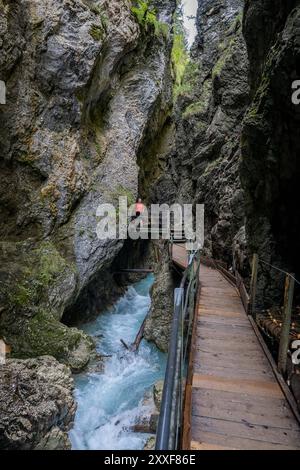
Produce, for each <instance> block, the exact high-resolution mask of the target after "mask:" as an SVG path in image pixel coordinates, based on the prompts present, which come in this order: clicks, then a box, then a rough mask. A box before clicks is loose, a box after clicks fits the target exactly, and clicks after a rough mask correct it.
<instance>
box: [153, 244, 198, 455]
mask: <svg viewBox="0 0 300 470" xmlns="http://www.w3.org/2000/svg"><path fill="white" fill-rule="evenodd" d="M199 270H200V251H197V252H194V253H192V254H191V255H190V257H189V262H188V267H187V269H186V270H185V272H184V275H183V278H182V281H181V284H180V287H179V288H177V289H175V292H174V316H173V323H172V330H171V338H170V345H169V354H168V361H167V367H166V374H165V381H164V388H163V394H162V401H161V409H160V416H159V421H158V428H157V435H156V450H178V449H180V445H181V434H182V423H183V404H184V396H185V383H186V376H187V370H188V367H187V366H188V360H189V353H190V347H191V337H192V325H193V320H194V312H195V302H196V295H197V290H198V282H199Z"/></svg>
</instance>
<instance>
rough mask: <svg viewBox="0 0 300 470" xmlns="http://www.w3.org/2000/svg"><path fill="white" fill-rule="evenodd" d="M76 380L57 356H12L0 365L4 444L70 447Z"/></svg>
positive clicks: (0, 439) (0, 422) (0, 426)
mask: <svg viewBox="0 0 300 470" xmlns="http://www.w3.org/2000/svg"><path fill="white" fill-rule="evenodd" d="M72 391H73V380H72V378H71V373H70V370H69V369H68V367H66V366H64V365H62V364H59V363H58V362H57V361H56V360H55V359H54V358H53V357H46V356H45V357H42V358H38V359H27V360H17V359H14V360H12V359H10V360H8V361H7V364H5V365H4V366H3V365H2V366H1V369H0V403H1V414H0V448H1V449H5V450H15V449H22V450H29V449H47V450H62V449H68V448H70V442H69V438H68V434H67V432H68V429H69V426H70V424H71V423H72V422H73V420H74V415H75V410H76V406H75V402H74V398H73V396H72Z"/></svg>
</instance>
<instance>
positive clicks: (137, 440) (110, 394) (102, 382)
mask: <svg viewBox="0 0 300 470" xmlns="http://www.w3.org/2000/svg"><path fill="white" fill-rule="evenodd" d="M153 281H154V277H153V275H150V276H148V277H147V278H145V279H143V280H142V281H140V282H138V283H136V284H134V285H133V286H131V287H129V289H128V290H127V292H126V294H125V295H124V297H123V298H121V299H120V300H119V302H117V304H116V305H115V306H114V307H113V308H112V309H111V310H109V311H107V312H106V313H104V314H102V315H100V316H99V317H98V318H97V320H95V321H93V322H91V323H88V324H86V325H85V326H84V327H83V328H82V329H83V330H84V331H86V332H87V333H89V334H90V335H91V336H93V337H94V338H95V340H96V343H97V351H98V353H99V354H103V355H111V357H110V358H107V359H105V368H104V371H103V372H87V373H85V374H80V375H79V376H77V377H76V379H75V380H76V387H75V397H76V400H77V403H78V409H77V413H76V418H75V424H74V428H73V429H72V430H71V432H70V439H71V442H72V447H73V449H88V450H133V449H142V448H143V447H144V444H145V442H146V440H147V437H148V436H147V435H145V434H138V433H134V432H132V430H131V427H132V426H133V425H134V423H135V422H136V420H137V418H138V417H139V416H141V415H144V414H145V412H147V407H146V406H145V405H143V404H142V401H143V398H144V395H145V392H146V391H147V390H149V389H150V388H151V386H152V385H153V384H154V383H155V382H156V381H157V380H159V379H162V378H163V377H164V372H165V363H166V357H165V355H164V354H162V353H161V352H159V351H158V350H157V348H156V347H155V346H154V345H152V344H149V343H147V342H146V341H144V340H143V341H142V343H141V346H140V349H139V351H138V353H132V352H128V351H126V350H125V349H124V347H123V346H122V344H121V342H120V339H121V338H122V339H123V340H124V341H125V342H126V343H127V344H130V343H132V342H133V341H134V339H135V336H136V334H137V332H138V330H139V327H140V325H141V324H142V322H143V320H144V318H145V316H146V314H147V312H148V311H149V308H150V303H151V301H150V295H149V290H150V288H151V286H152V284H153Z"/></svg>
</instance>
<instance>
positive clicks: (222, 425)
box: [192, 416, 300, 449]
mask: <svg viewBox="0 0 300 470" xmlns="http://www.w3.org/2000/svg"><path fill="white" fill-rule="evenodd" d="M192 427H193V429H196V430H199V431H196V432H195V433H194V434H193V440H194V439H195V440H197V441H198V440H200V441H201V440H204V439H203V438H201V434H202V433H205V432H210V433H213V434H222V435H224V436H232V437H234V438H243V439H254V440H256V441H262V442H265V443H271V444H281V445H285V446H291V447H293V448H295V449H300V431H293V430H287V429H280V428H273V427H267V426H258V425H251V426H250V425H248V424H245V423H236V422H233V421H226V420H220V419H212V418H199V417H198V416H193V417H192Z"/></svg>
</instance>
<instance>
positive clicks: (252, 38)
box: [241, 0, 300, 304]
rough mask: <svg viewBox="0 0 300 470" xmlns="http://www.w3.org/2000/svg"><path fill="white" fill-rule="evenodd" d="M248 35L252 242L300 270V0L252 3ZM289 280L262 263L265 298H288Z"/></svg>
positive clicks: (247, 173)
mask: <svg viewBox="0 0 300 470" xmlns="http://www.w3.org/2000/svg"><path fill="white" fill-rule="evenodd" d="M244 36H245V39H246V42H247V48H248V53H249V59H250V84H251V90H252V93H251V94H252V103H251V106H250V108H249V110H248V112H247V115H246V117H245V121H244V126H243V132H242V161H241V179H242V184H243V188H244V193H245V201H246V215H247V237H248V242H249V247H250V250H251V252H258V253H259V255H260V257H262V258H263V259H264V260H265V261H267V262H270V263H272V264H274V265H276V266H278V267H280V268H283V269H286V270H288V271H290V272H296V273H297V272H298V273H299V261H300V260H299V252H300V251H299V229H300V225H299V224H300V222H299V221H300V219H299V210H298V199H299V198H298V185H299V177H300V165H299V150H300V139H299V125H300V108H299V106H297V105H295V104H293V102H292V91H293V90H292V82H293V81H294V80H297V79H299V70H300V68H299V67H300V4H299V1H292V0H291V1H283V0H282V1H281V0H276V1H269V0H256V1H252V2H250V1H246V5H245V15H244ZM297 275H298V274H297ZM298 276H299V275H298ZM283 280H284V277H283V276H282V275H281V274H278V272H276V271H274V270H270V269H269V268H264V267H263V266H260V283H259V301H260V302H262V299H264V303H265V304H266V303H267V304H268V303H272V302H273V301H274V300H275V299H277V298H280V300H281V301H282V292H281V291H280V289H279V287H280V285H281V283H282V281H283Z"/></svg>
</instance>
